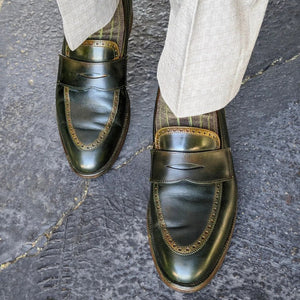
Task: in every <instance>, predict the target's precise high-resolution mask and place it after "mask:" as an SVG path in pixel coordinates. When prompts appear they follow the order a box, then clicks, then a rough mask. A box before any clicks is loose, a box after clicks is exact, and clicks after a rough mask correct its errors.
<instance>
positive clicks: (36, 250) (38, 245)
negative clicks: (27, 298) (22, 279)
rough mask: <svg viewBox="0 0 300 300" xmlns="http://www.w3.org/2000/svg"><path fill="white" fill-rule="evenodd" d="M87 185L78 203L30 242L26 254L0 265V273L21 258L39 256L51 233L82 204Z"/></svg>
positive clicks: (86, 192)
mask: <svg viewBox="0 0 300 300" xmlns="http://www.w3.org/2000/svg"><path fill="white" fill-rule="evenodd" d="M89 185H90V180H85V181H84V188H83V191H82V195H81V198H80V199H79V201H78V200H77V203H76V205H75V206H73V207H72V208H70V209H69V210H67V211H66V212H64V213H63V214H62V215H61V217H60V218H59V220H58V221H57V222H56V224H55V225H53V226H51V227H50V228H49V229H48V230H46V231H45V232H44V233H42V234H41V235H40V236H39V237H38V238H37V239H36V240H35V241H34V242H30V244H31V246H32V247H31V248H30V249H29V250H28V251H27V252H25V253H23V254H21V255H19V256H17V257H16V258H14V259H12V260H10V261H7V262H4V263H2V264H1V265H0V272H1V271H3V270H5V269H7V268H8V267H10V266H11V265H13V264H15V263H16V262H18V261H19V260H21V259H23V258H26V257H35V256H37V255H39V254H40V253H41V252H42V251H43V250H44V249H45V247H46V246H47V245H48V243H49V240H50V239H51V237H52V235H53V233H54V232H55V231H56V230H57V229H58V228H59V227H60V226H61V225H62V224H63V222H64V220H65V219H66V218H67V217H68V216H69V215H70V214H71V213H72V212H74V211H75V210H77V209H78V208H79V207H80V206H81V205H82V204H83V203H84V201H85V200H86V198H87V195H88V191H89Z"/></svg>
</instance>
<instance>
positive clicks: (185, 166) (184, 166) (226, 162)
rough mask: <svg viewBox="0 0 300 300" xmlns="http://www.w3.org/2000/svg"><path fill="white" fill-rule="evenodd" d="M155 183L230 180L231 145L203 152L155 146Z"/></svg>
mask: <svg viewBox="0 0 300 300" xmlns="http://www.w3.org/2000/svg"><path fill="white" fill-rule="evenodd" d="M151 154H152V172H151V178H150V181H151V182H153V183H176V182H180V181H189V182H193V183H198V184H204V183H216V182H223V181H228V180H230V179H232V178H233V174H234V172H233V165H232V158H231V151H230V149H229V148H227V149H221V150H214V151H204V152H179V151H178V152H176V151H164V150H158V149H153V150H152V151H151Z"/></svg>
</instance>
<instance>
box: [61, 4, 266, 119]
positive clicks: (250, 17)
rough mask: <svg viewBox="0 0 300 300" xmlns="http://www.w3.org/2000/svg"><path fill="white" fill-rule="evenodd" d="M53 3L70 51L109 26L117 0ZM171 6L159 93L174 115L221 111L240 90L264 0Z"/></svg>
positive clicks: (260, 18) (161, 59) (182, 115)
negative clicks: (59, 13) (58, 13)
mask: <svg viewBox="0 0 300 300" xmlns="http://www.w3.org/2000/svg"><path fill="white" fill-rule="evenodd" d="M149 1H150V0H149ZM57 2H58V6H59V9H60V12H61V15H62V19H63V25H64V33H65V37H66V39H67V42H68V44H69V46H70V48H71V49H72V50H74V49H76V48H77V47H78V46H79V45H80V44H81V43H82V42H83V41H84V40H85V39H87V38H88V36H90V35H91V34H92V33H94V32H95V31H97V30H99V29H100V28H102V27H104V26H105V25H106V24H107V23H109V21H110V20H111V18H112V17H113V15H114V12H115V10H116V8H117V6H118V2H119V0H85V1H82V0H57ZM170 4H171V11H170V20H169V28H168V33H167V38H166V43H165V47H164V50H163V53H162V55H161V58H160V62H159V65H158V72H157V77H158V83H159V86H160V90H161V94H162V96H163V98H164V100H165V102H166V103H167V104H168V106H169V107H170V109H171V110H172V112H173V113H174V114H175V115H176V116H177V117H187V116H193V115H200V114H204V113H209V112H212V111H215V110H219V109H221V108H223V107H224V106H226V105H227V104H228V103H229V102H230V101H231V100H232V99H233V98H234V97H235V96H236V94H237V93H238V91H239V89H240V86H241V82H242V79H243V76H244V74H245V71H246V68H247V65H248V62H249V59H250V56H251V53H252V50H253V48H254V45H255V42H256V39H257V36H258V33H259V30H260V27H261V24H262V21H263V17H264V14H265V11H266V7H267V4H268V0H170ZM157 5H160V4H159V1H157Z"/></svg>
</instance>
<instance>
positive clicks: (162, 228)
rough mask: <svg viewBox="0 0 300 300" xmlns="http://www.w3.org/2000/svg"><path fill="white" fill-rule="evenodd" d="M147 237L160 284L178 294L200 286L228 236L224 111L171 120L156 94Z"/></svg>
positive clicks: (229, 185) (232, 210) (230, 206)
mask: <svg viewBox="0 0 300 300" xmlns="http://www.w3.org/2000/svg"><path fill="white" fill-rule="evenodd" d="M154 131H155V132H154V137H155V138H154V149H153V151H152V173H151V183H152V186H151V197H150V202H149V207H148V217H147V221H148V237H149V243H150V248H151V253H152V256H153V260H154V263H155V266H156V268H157V271H158V273H159V275H160V277H161V278H162V280H163V281H164V282H165V283H166V284H167V285H168V286H170V287H172V288H173V289H175V290H177V291H181V292H195V291H197V290H200V289H201V288H203V287H204V286H205V285H206V284H208V283H209V281H210V280H211V279H212V278H213V276H214V275H215V273H216V272H217V270H218V269H219V268H220V266H221V264H222V262H223V259H224V257H225V254H226V251H227V249H228V246H229V242H230V239H231V236H232V233H233V227H234V222H235V217H236V207H237V189H236V181H235V176H234V171H233V166H232V158H231V152H230V148H229V141H228V133H227V128H226V122H225V115H224V110H221V111H218V112H214V113H210V114H206V115H201V116H197V117H192V118H182V119H178V118H176V117H175V116H174V115H173V114H172V113H171V111H170V110H169V109H168V107H167V105H166V104H165V103H164V101H163V99H162V97H161V96H160V94H158V99H157V104H156V112H155V130H154Z"/></svg>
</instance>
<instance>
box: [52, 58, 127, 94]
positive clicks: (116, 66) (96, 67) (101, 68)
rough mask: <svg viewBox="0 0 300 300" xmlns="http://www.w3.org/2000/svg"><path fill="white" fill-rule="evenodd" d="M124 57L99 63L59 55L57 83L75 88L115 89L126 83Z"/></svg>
mask: <svg viewBox="0 0 300 300" xmlns="http://www.w3.org/2000/svg"><path fill="white" fill-rule="evenodd" d="M126 68H127V59H126V57H123V58H120V59H116V60H112V61H107V62H99V63H91V62H84V61H79V60H75V59H71V58H69V57H67V56H64V55H60V57H59V73H58V84H61V85H65V86H68V87H71V88H72V87H73V88H74V89H77V90H86V89H91V88H95V89H99V90H104V91H109V90H116V89H120V88H121V87H123V86H125V85H126Z"/></svg>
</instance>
